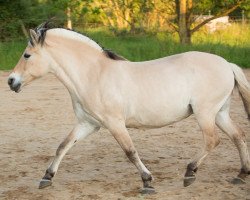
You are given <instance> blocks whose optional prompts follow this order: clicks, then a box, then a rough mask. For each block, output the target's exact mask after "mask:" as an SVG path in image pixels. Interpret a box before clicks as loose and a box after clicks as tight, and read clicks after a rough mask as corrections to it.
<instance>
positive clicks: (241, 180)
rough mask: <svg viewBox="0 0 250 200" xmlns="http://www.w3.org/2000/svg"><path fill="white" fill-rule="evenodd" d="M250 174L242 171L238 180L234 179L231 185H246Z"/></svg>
mask: <svg viewBox="0 0 250 200" xmlns="http://www.w3.org/2000/svg"><path fill="white" fill-rule="evenodd" d="M249 174H250V171H246V170H245V169H243V168H242V169H241V170H240V173H239V174H238V176H237V177H236V178H234V179H233V180H232V181H231V183H232V184H235V185H236V184H245V183H246V177H247V176H248V175H249Z"/></svg>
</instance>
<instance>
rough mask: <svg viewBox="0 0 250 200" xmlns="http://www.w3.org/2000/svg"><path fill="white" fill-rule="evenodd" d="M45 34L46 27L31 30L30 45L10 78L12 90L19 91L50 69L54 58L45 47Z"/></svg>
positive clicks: (9, 82)
mask: <svg viewBox="0 0 250 200" xmlns="http://www.w3.org/2000/svg"><path fill="white" fill-rule="evenodd" d="M43 31H44V32H43ZM45 34H46V30H45V29H40V30H39V29H36V31H34V30H30V41H29V43H28V46H27V47H26V49H25V51H24V53H23V54H22V57H21V58H20V60H19V61H18V63H17V65H16V66H15V68H14V70H13V72H12V73H11V74H10V76H9V79H8V84H9V86H10V89H11V90H13V91H15V92H19V91H20V90H21V88H22V87H23V86H25V85H27V84H29V83H30V82H31V81H33V80H35V79H37V78H39V77H42V76H43V75H45V74H47V73H48V72H49V71H50V66H51V62H52V59H51V57H50V56H49V54H48V53H47V51H46V48H45V47H44V46H45V45H46V44H44V39H45Z"/></svg>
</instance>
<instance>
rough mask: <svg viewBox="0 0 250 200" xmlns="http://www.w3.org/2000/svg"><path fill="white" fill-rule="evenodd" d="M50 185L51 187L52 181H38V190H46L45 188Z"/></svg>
mask: <svg viewBox="0 0 250 200" xmlns="http://www.w3.org/2000/svg"><path fill="white" fill-rule="evenodd" d="M51 185H52V181H51V180H47V179H42V180H41V181H40V184H39V189H43V188H46V187H48V186H51Z"/></svg>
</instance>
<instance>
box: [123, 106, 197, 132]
mask: <svg viewBox="0 0 250 200" xmlns="http://www.w3.org/2000/svg"><path fill="white" fill-rule="evenodd" d="M191 114H192V109H191V107H190V106H187V107H186V108H183V109H179V110H175V111H174V112H171V111H169V110H164V109H163V110H161V111H160V112H148V111H143V112H141V113H137V114H136V115H133V116H128V117H127V118H126V127H128V128H160V127H164V126H166V125H169V124H172V123H174V122H178V121H180V120H182V119H185V118H187V117H188V116H190V115H191Z"/></svg>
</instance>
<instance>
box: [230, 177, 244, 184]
mask: <svg viewBox="0 0 250 200" xmlns="http://www.w3.org/2000/svg"><path fill="white" fill-rule="evenodd" d="M230 182H231V183H232V184H234V185H239V184H245V183H246V181H245V180H244V179H242V178H240V177H236V178H234V179H233V180H231V181H230Z"/></svg>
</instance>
